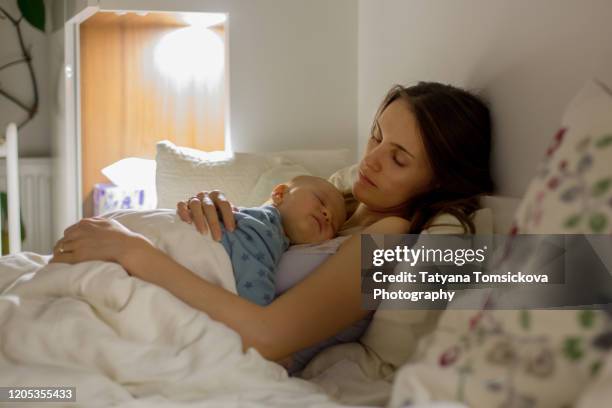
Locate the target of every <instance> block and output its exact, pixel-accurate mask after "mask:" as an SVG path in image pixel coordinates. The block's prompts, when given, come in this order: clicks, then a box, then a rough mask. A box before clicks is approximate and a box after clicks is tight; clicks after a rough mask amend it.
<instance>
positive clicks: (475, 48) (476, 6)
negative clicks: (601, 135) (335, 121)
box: [358, 0, 612, 197]
mask: <svg viewBox="0 0 612 408" xmlns="http://www.w3.org/2000/svg"><path fill="white" fill-rule="evenodd" d="M611 18H612V2H610V1H609V0H585V1H577V0H539V1H535V2H534V1H530V0H461V1H445V2H439V1H437V2H432V1H427V0H359V10H358V21H359V23H358V27H359V35H358V61H359V62H358V66H359V72H358V89H359V93H358V101H359V105H358V129H359V142H358V146H359V148H362V147H363V146H364V145H365V141H366V139H367V137H368V132H369V129H370V126H371V121H372V118H373V115H374V112H375V111H376V108H377V106H378V104H379V102H380V101H381V100H382V98H383V96H384V94H385V93H386V91H387V90H388V89H389V88H390V87H391V85H393V84H395V83H401V84H408V85H409V84H414V83H416V82H417V81H418V80H435V81H440V82H446V83H452V84H455V85H459V86H463V87H466V88H469V89H473V90H479V91H481V93H482V94H483V96H485V97H486V98H487V99H489V100H490V102H491V103H492V111H493V119H494V121H495V130H494V132H495V134H494V142H495V148H494V162H495V168H494V173H495V177H496V180H497V183H498V186H499V192H500V193H502V194H506V195H512V196H517V197H518V196H521V195H522V193H523V191H524V189H525V188H526V186H527V183H528V181H529V179H530V177H531V175H532V174H533V171H534V169H535V168H536V166H537V163H538V161H539V159H540V158H541V157H542V155H543V152H544V150H545V148H546V146H547V144H548V141H549V140H550V138H551V137H552V135H553V133H554V132H555V130H556V128H557V126H558V125H559V122H560V118H561V115H562V112H563V108H564V106H565V105H566V104H567V102H568V101H569V100H570V99H571V96H572V95H573V94H574V93H575V92H576V91H577V90H578V89H579V88H580V87H581V85H582V84H583V82H584V81H585V80H586V79H588V78H589V77H591V76H594V75H597V76H599V77H601V78H602V79H605V80H606V81H607V83H608V84H611V85H612V47H610V39H611V38H612V25H611V24H610V19H611Z"/></svg>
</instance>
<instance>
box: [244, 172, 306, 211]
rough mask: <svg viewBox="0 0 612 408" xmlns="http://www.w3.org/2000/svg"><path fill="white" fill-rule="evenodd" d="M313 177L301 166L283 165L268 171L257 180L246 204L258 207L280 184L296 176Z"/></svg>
mask: <svg viewBox="0 0 612 408" xmlns="http://www.w3.org/2000/svg"><path fill="white" fill-rule="evenodd" d="M304 174H305V175H311V173H310V172H309V171H308V170H306V169H305V168H304V166H300V165H299V164H282V165H280V166H275V167H272V168H271V169H269V170H266V171H265V172H264V173H263V174H262V175H261V176H260V177H259V180H257V184H255V187H253V189H252V190H251V193H250V194H249V197H248V198H247V200H246V202H245V204H244V205H245V206H246V207H257V206H260V205H262V204H263V203H264V202H265V201H267V200H268V199H269V198H270V194H271V193H272V189H274V187H275V186H276V185H278V184H281V183H284V182H286V181H289V180H291V179H292V178H294V177H296V176H301V175H304Z"/></svg>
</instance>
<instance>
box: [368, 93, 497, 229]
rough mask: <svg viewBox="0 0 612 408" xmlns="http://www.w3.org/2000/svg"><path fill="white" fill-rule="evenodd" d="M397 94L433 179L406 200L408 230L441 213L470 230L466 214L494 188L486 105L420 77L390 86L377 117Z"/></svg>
mask: <svg viewBox="0 0 612 408" xmlns="http://www.w3.org/2000/svg"><path fill="white" fill-rule="evenodd" d="M400 98H401V99H402V100H405V101H406V102H407V104H408V106H409V107H410V109H411V110H412V112H413V114H414V115H415V117H416V119H417V123H418V124H419V128H420V131H421V135H422V136H423V144H424V145H425V150H426V151H427V155H428V157H429V161H430V163H431V166H432V169H433V172H434V179H435V180H436V183H435V187H434V188H433V189H432V190H430V191H428V192H425V193H423V194H420V195H418V196H416V197H413V198H412V199H411V200H410V202H408V203H407V207H406V213H405V216H406V218H407V219H408V220H410V221H411V225H410V231H409V233H411V234H414V233H419V232H421V231H422V230H423V229H425V228H427V227H429V223H430V222H431V220H432V219H433V218H434V217H435V216H436V215H438V214H442V213H448V214H451V215H454V216H455V217H457V218H458V219H459V221H460V222H461V224H462V225H463V227H464V229H465V230H466V231H469V232H470V233H474V232H475V228H474V223H473V222H472V219H471V215H472V213H473V212H474V211H475V210H477V209H478V208H479V197H480V196H481V195H483V194H486V193H491V192H492V191H493V180H492V179H491V171H490V160H491V159H490V156H491V115H490V112H489V108H488V106H487V104H486V103H485V102H484V101H483V100H481V99H480V98H479V97H477V96H475V95H473V94H471V93H470V92H468V91H465V90H463V89H459V88H455V87H453V86H451V85H444V84H440V83H437V82H419V83H418V84H417V85H414V86H410V87H403V86H399V85H397V86H394V87H393V88H391V90H390V91H389V92H388V94H387V96H386V97H385V99H384V101H383V102H382V104H381V106H380V107H379V109H378V112H377V114H376V119H378V116H380V114H381V113H382V112H383V111H384V110H385V108H387V106H389V104H391V102H393V101H395V100H396V99H400Z"/></svg>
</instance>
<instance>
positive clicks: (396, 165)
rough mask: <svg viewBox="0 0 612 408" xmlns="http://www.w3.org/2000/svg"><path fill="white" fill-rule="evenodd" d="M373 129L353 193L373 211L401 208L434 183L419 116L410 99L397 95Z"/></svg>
mask: <svg viewBox="0 0 612 408" xmlns="http://www.w3.org/2000/svg"><path fill="white" fill-rule="evenodd" d="M372 129H373V130H372V134H371V135H370V139H369V140H368V144H367V147H366V151H365V155H364V157H363V159H362V160H361V162H360V163H359V176H358V179H357V181H355V183H354V184H353V195H354V196H355V198H357V200H359V201H360V202H362V203H363V204H365V205H366V206H367V207H368V208H370V209H371V210H374V211H384V212H392V211H399V210H402V209H403V207H404V205H405V204H406V203H407V202H408V200H409V199H410V198H412V197H414V196H415V195H417V194H419V193H423V192H425V191H427V190H429V189H430V188H431V186H432V185H433V184H434V177H433V170H432V168H431V165H430V162H429V158H428V157H427V153H426V151H425V146H424V145H423V140H422V137H421V132H420V130H419V126H418V124H417V120H416V118H415V116H414V114H413V113H412V111H411V110H410V108H409V106H408V104H407V102H406V101H404V100H401V99H396V100H395V101H393V102H391V104H389V106H387V108H385V110H384V111H383V112H382V113H381V114H380V116H379V117H378V120H377V121H376V122H375V123H374V125H373V128H372Z"/></svg>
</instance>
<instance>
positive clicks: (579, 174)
mask: <svg viewBox="0 0 612 408" xmlns="http://www.w3.org/2000/svg"><path fill="white" fill-rule="evenodd" d="M514 232H516V233H523V234H528V233H543V234H547V233H548V234H553V233H567V234H589V233H590V234H604V233H605V234H610V233H612V93H609V91H608V90H607V89H606V88H605V87H604V86H603V85H600V84H598V83H597V82H594V81H592V82H589V83H588V84H587V85H586V86H585V87H584V88H583V89H582V91H581V92H580V93H579V94H578V95H577V96H576V98H574V100H573V101H572V103H571V104H570V106H569V108H568V110H567V111H566V113H565V115H564V118H563V122H562V125H561V128H560V129H559V131H558V132H557V134H556V135H555V137H554V138H553V141H552V143H551V145H550V147H549V148H548V150H547V151H546V156H545V158H544V160H543V161H542V163H541V164H540V166H539V169H538V171H537V174H536V177H535V178H534V179H533V181H532V182H531V184H530V185H529V188H528V189H527V192H526V194H525V197H524V199H523V201H522V202H521V205H520V206H519V208H518V210H517V214H516V217H515V228H514Z"/></svg>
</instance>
